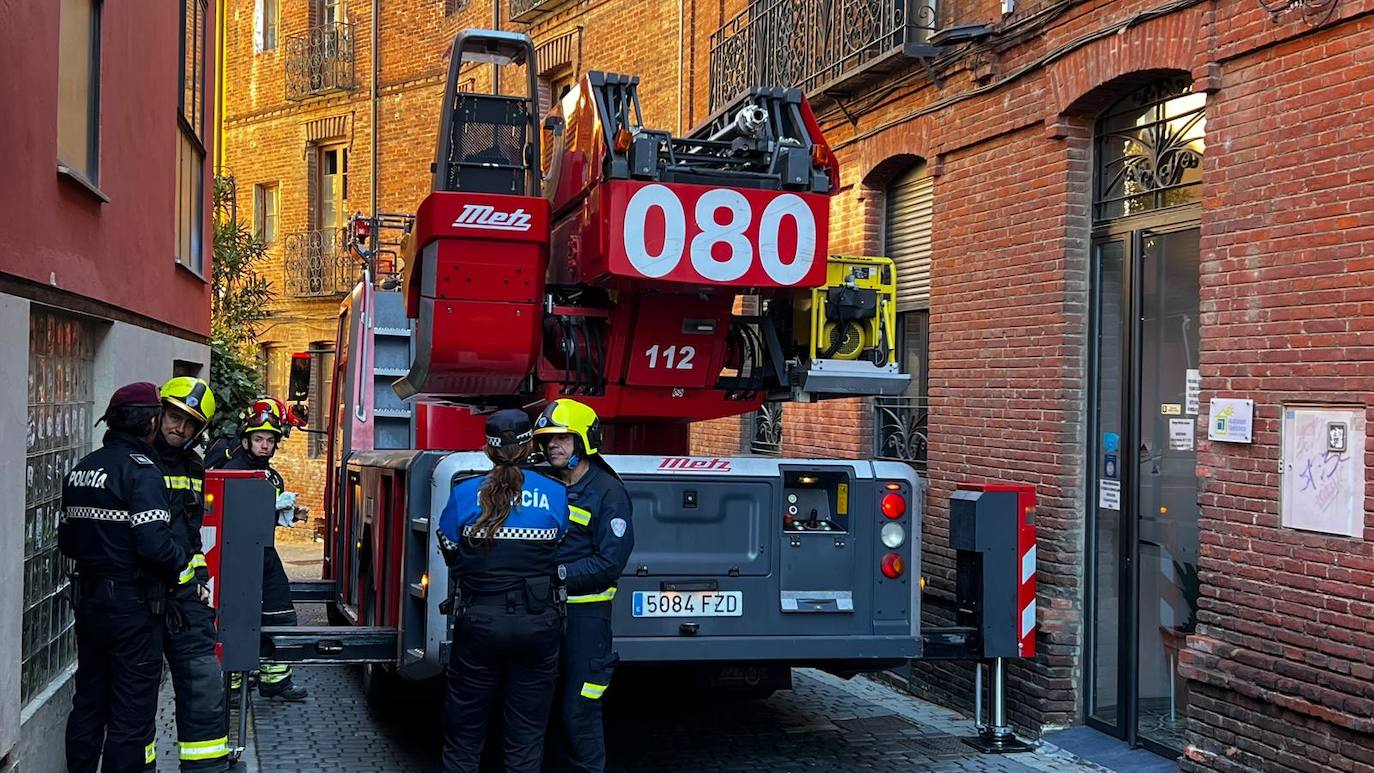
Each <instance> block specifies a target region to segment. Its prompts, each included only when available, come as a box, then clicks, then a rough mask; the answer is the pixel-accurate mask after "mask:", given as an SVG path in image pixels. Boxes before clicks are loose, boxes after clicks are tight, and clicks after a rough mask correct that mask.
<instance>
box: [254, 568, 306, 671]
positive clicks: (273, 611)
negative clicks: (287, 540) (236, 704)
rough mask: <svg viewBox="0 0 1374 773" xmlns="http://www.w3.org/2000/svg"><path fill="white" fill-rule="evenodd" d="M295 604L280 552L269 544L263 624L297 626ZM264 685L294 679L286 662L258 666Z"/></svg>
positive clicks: (264, 569) (263, 601) (263, 598)
mask: <svg viewBox="0 0 1374 773" xmlns="http://www.w3.org/2000/svg"><path fill="white" fill-rule="evenodd" d="M296 621H297V617H296V605H295V603H294V602H292V601H291V580H290V579H289V578H288V577H287V576H286V568H285V567H284V566H282V562H281V556H280V555H278V554H277V549H276V548H275V547H273V546H271V545H268V546H267V547H266V548H265V549H264V550H263V560H262V624H263V625H265V626H266V625H296ZM258 668H259V670H260V671H261V677H260V678H261V680H262V683H263V684H265V685H278V684H282V683H285V682H289V681H290V680H291V667H290V666H288V665H286V664H285V663H272V662H269V661H266V660H264V661H262V663H261V664H260V665H259V667H258Z"/></svg>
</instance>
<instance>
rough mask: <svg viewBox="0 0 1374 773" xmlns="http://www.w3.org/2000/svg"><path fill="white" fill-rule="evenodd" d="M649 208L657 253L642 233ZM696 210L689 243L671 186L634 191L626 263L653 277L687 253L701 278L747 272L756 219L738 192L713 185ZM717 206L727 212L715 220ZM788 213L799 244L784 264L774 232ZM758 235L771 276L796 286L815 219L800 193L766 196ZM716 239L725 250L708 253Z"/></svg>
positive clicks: (727, 278) (811, 254)
mask: <svg viewBox="0 0 1374 773" xmlns="http://www.w3.org/2000/svg"><path fill="white" fill-rule="evenodd" d="M652 209H657V210H658V211H659V212H660V214H661V215H662V216H663V224H664V225H663V247H662V248H661V249H660V250H659V252H658V254H653V253H650V252H649V248H648V245H647V243H646V240H645V238H644V227H645V224H646V223H647V222H648V217H649V211H650V210H652ZM694 210H695V211H694V212H693V215H694V217H695V220H696V226H697V228H698V229H700V231H701V232H700V233H698V234H697V235H696V236H694V237H692V241H691V244H690V245H688V244H686V241H687V223H686V213H685V212H684V211H683V206H682V202H681V201H680V200H679V199H678V197H677V195H676V194H675V193H673V191H672V189H670V188H668V187H666V186H663V185H646V186H644V187H643V188H640V189H639V190H638V191H636V192H635V195H633V196H631V197H630V201H629V203H628V204H627V205H626V206H625V257H626V258H628V259H629V261H630V265H632V266H634V268H635V270H636V271H638V272H639V273H640V274H643V275H644V276H646V277H649V278H650V279H657V278H659V277H663V276H667V275H668V274H670V273H672V271H673V270H674V269H676V268H677V267H678V264H679V263H681V262H682V256H683V253H684V252H686V253H687V254H689V255H690V256H691V261H692V268H693V269H695V270H696V273H697V274H699V275H700V276H701V277H702V278H703V279H706V280H709V281H712V282H733V281H734V280H736V279H739V278H740V277H742V276H744V275H745V274H746V273H748V271H749V267H750V266H751V265H753V263H754V245H753V242H752V241H751V240H750V239H749V237H748V236H747V235H746V231H748V230H749V226H750V224H751V223H752V222H753V219H754V212H753V207H751V206H750V204H749V200H748V199H746V198H745V197H744V195H743V194H741V193H740V192H739V191H734V190H730V189H728V188H713V189H712V190H709V191H707V192H705V193H703V194H701V197H700V198H699V199H697V203H696V206H695V207H694ZM721 210H726V211H728V212H729V217H728V218H727V219H726V222H724V223H721V222H717V220H716V216H717V214H718V213H719V212H720V211H721ZM787 218H791V220H792V223H793V225H794V227H795V228H796V230H797V243H796V244H797V246H796V252H795V254H793V255H789V256H787V257H788V258H789V262H787V263H784V262H783V256H782V255H780V254H779V252H780V249H779V247H778V233H779V232H780V231H781V230H782V222H783V220H784V219H787ZM758 234H759V236H758V252H759V254H758V258H759V262H760V263H761V264H762V265H763V270H764V272H765V273H767V274H768V276H769V278H771V279H772V280H773V281H774V282H777V283H778V284H780V285H794V284H796V283H797V282H800V281H801V280H802V279H804V278H805V277H806V274H807V272H809V271H810V270H811V265H812V263H813V262H814V260H815V256H816V219H815V217H814V216H813V215H812V214H811V209H810V208H809V207H807V205H806V202H805V201H803V200H802V198H801V197H800V196H798V195H796V194H795V193H784V194H782V195H780V196H778V197H776V198H774V199H773V200H771V201H769V202H768V205H767V206H766V207H764V209H763V215H762V216H761V217H760V218H759V224H758ZM718 244H719V245H724V246H725V248H726V250H725V251H726V252H727V253H728V254H726V255H725V256H724V257H722V258H721V259H717V258H716V257H715V255H713V254H712V253H713V251H714V250H715V247H716V245H718ZM670 367H671V366H670Z"/></svg>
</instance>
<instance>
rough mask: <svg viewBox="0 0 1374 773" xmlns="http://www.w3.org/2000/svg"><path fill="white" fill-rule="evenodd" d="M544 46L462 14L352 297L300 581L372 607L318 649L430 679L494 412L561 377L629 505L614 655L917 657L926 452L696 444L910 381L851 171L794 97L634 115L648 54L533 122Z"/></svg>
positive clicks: (630, 658)
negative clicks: (321, 556) (371, 273)
mask: <svg viewBox="0 0 1374 773" xmlns="http://www.w3.org/2000/svg"><path fill="white" fill-rule="evenodd" d="M472 62H488V63H492V64H493V65H494V66H495V67H496V68H502V69H505V68H509V67H515V68H520V67H521V66H522V65H523V72H524V76H525V77H524V78H523V92H524V93H523V94H522V95H520V96H510V95H508V94H505V93H503V92H500V91H495V92H493V93H471V92H468V91H463V90H460V86H459V84H460V80H461V79H460V77H459V74H460V72H463V70H464V67H465V66H466V65H469V64H471V63H472ZM533 62H534V50H533V47H532V45H531V43H530V41H529V39H528V38H527V37H525V36H524V35H519V34H514V33H509V32H483V31H471V30H470V31H467V32H464V33H462V34H460V35H459V36H458V37H457V39H456V41H455V42H454V45H453V48H452V55H451V61H450V65H449V71H448V81H447V87H446V91H445V96H444V106H443V110H442V111H441V118H440V125H439V128H438V138H437V152H436V158H435V162H434V165H433V191H432V193H430V194H429V195H428V196H427V197H426V198H425V199H424V201H423V202H422V203H421V204H420V205H419V209H418V211H417V214H416V216H415V220H414V226H413V230H412V231H411V232H410V233H408V234H407V235H406V237H405V242H406V248H405V249H404V250H403V260H404V282H403V290H402V291H401V292H393V291H386V290H382V289H379V288H378V287H376V286H374V282H373V281H371V280H370V278H369V280H368V281H364V282H362V283H361V284H360V285H359V286H358V287H357V288H356V289H354V291H353V292H352V294H351V295H350V296H349V297H348V298H347V299H346V300H345V301H344V302H343V304H342V305H341V307H340V310H339V321H338V338H337V341H336V342H335V343H336V357H335V366H334V367H335V370H334V373H333V394H332V397H331V399H330V403H329V410H328V431H329V440H328V454H329V459H330V465H331V472H330V476H329V480H328V483H327V486H326V493H325V498H326V511H327V532H326V550H325V569H324V580H323V581H321V582H319V583H312V584H309V585H308V586H305V585H303V586H301V587H300V588H299V590H298V598H299V599H301V600H315V601H326V602H327V603H328V604H329V607H330V613H331V617H332V618H333V619H334V621H335V622H337V623H340V624H346V625H349V626H353V627H354V630H353V633H352V634H351V635H349V636H342V635H340V636H338V637H336V638H334V639H329V640H328V641H327V642H326V643H324V644H321V643H320V640H319V639H318V637H317V639H315V640H309V639H308V638H307V637H304V636H302V637H300V639H299V641H301V642H302V644H301V645H300V647H314V648H315V649H316V650H317V652H316V653H315V654H316V655H318V656H319V657H320V658H321V659H325V658H327V659H330V660H333V661H338V660H341V659H342V660H348V659H353V660H357V661H367V662H370V663H371V665H370V666H369V679H370V680H372V681H374V682H375V681H376V680H377V679H378V678H389V677H391V676H400V677H402V678H406V679H424V678H427V677H431V676H435V675H438V674H439V673H440V672H441V669H442V665H443V664H444V663H445V662H446V659H447V653H446V647H447V643H448V641H449V637H450V634H451V622H450V620H449V619H448V617H447V616H445V615H444V614H442V613H441V612H440V611H439V605H440V602H441V601H442V600H443V599H444V598H445V597H446V595H447V593H448V590H449V580H448V574H447V570H446V567H445V565H444V562H443V560H442V558H441V556H440V553H439V549H438V546H437V542H436V539H435V533H434V532H435V527H436V525H437V517H436V516H437V514H438V513H439V512H440V511H441V510H442V508H443V506H444V504H445V502H446V500H447V497H448V494H449V490H450V488H451V487H452V485H453V484H454V483H455V482H456V481H459V480H461V479H463V478H464V477H468V476H473V475H479V474H481V473H482V472H484V471H485V470H486V469H488V463H487V461H486V458H485V456H484V455H483V454H482V453H481V452H480V451H479V449H480V448H481V447H482V444H483V434H482V425H483V421H484V414H485V413H487V412H489V411H491V410H494V409H497V408H507V407H518V408H523V409H525V410H528V411H530V412H531V413H532V414H533V413H536V412H537V411H539V410H540V409H541V408H542V407H543V406H544V405H545V404H546V403H547V402H548V401H551V400H554V399H556V398H559V397H565V396H569V397H574V398H575V399H577V400H580V401H582V402H585V403H587V404H588V405H590V406H592V407H593V408H594V409H595V410H596V411H597V413H598V414H599V415H600V416H601V419H602V422H603V424H604V440H603V449H604V450H605V452H606V453H607V459H608V461H609V462H610V464H611V465H612V466H613V467H614V468H615V469H616V470H617V471H618V472H619V474H620V475H621V476H622V477H623V478H624V480H625V483H626V485H627V487H628V488H629V490H630V493H631V497H632V500H633V503H634V518H635V531H636V547H635V552H634V554H633V556H632V557H631V560H630V563H629V565H628V566H627V568H626V570H625V575H624V577H623V578H622V579H621V581H620V583H619V586H620V591H619V594H618V595H617V597H616V599H615V601H614V615H615V622H614V627H615V632H616V649H617V650H618V652H619V653H620V657H621V660H622V662H623V663H626V664H637V663H643V664H673V665H677V666H690V667H693V668H699V669H700V671H701V673H704V674H706V675H708V676H709V678H710V679H711V680H713V681H715V682H717V683H720V682H729V681H731V680H732V679H734V680H736V681H738V682H741V683H743V684H744V685H746V686H748V687H752V688H755V689H759V690H768V689H771V688H773V687H777V686H784V685H786V684H787V683H788V679H789V675H790V670H789V669H790V668H791V667H794V666H800V665H807V666H816V667H820V668H825V669H829V670H831V671H834V672H837V673H855V672H859V671H867V670H873V669H877V668H881V667H884V666H886V665H888V664H895V663H898V662H901V661H904V660H906V659H909V658H913V657H919V656H921V655H922V640H921V636H920V627H919V626H920V623H919V619H920V614H919V604H920V596H919V587H918V586H919V583H918V577H919V571H918V570H919V560H920V555H921V552H920V549H919V543H920V535H921V510H920V503H921V497H920V493H921V482H920V480H919V479H918V477H917V475H916V473H915V472H914V471H913V469H912V468H911V467H910V466H908V465H906V464H901V463H894V462H883V461H869V460H834V459H792V458H772V457H765V456H728V457H717V456H694V455H693V454H692V452H691V444H690V427H691V425H692V424H693V423H694V422H701V421H705V420H711V419H721V418H728V417H739V416H744V415H747V414H751V413H753V412H754V411H756V410H758V409H759V408H760V407H761V406H762V405H763V404H764V403H765V401H801V402H810V401H814V400H817V399H822V398H829V397H840V396H862V395H876V394H896V393H901V392H902V391H903V390H904V389H905V387H906V385H907V380H908V376H906V375H904V374H902V373H901V372H900V370H899V368H898V366H897V364H896V357H895V351H894V350H895V330H894V329H895V324H894V323H895V305H894V296H895V279H896V277H895V275H894V269H893V265H892V262H891V261H890V260H888V259H885V258H866V257H833V256H830V255H829V254H828V249H827V239H828V223H829V199H830V196H831V195H832V194H833V193H835V191H836V190H837V188H838V185H839V168H838V165H837V163H836V161H835V158H834V156H833V154H832V153H831V151H830V148H829V147H828V146H827V144H826V142H825V138H824V137H823V136H822V135H821V132H820V130H819V128H818V126H817V123H816V120H815V117H814V116H813V115H812V112H811V108H810V106H809V104H808V103H807V101H806V99H805V97H804V96H803V95H802V94H801V93H799V92H798V91H796V90H787V89H755V90H751V91H748V92H746V93H744V94H741V95H740V96H739V98H738V99H737V100H735V101H734V102H733V103H731V104H730V105H728V106H727V107H725V108H723V109H722V110H720V111H719V112H717V113H716V114H715V115H713V116H711V117H710V118H709V119H708V120H707V121H706V122H705V123H704V124H703V125H702V126H700V127H699V128H697V129H696V130H694V131H693V132H692V133H690V134H689V135H687V136H685V137H676V136H673V135H672V134H670V133H669V132H666V131H660V130H656V129H652V128H649V127H647V126H645V125H644V124H643V122H642V119H641V114H640V106H639V99H638V79H637V78H636V77H634V76H626V75H615V74H610V73H602V72H589V73H586V74H585V75H583V76H582V78H581V81H580V82H579V83H578V84H577V86H576V87H575V88H573V89H572V90H571V91H570V92H569V93H568V94H566V95H565V96H563V97H562V98H561V100H559V101H558V102H557V103H556V104H555V105H554V106H553V108H552V110H551V111H550V112H549V113H548V114H547V116H546V117H544V119H543V120H542V121H541V120H540V119H539V116H538V115H537V114H536V107H535V106H536V100H537V93H538V88H537V82H536V79H535V75H534V70H535V68H534V67H532V66H530V65H531V64H532V63H533ZM469 82H470V81H469ZM500 82H501V83H503V84H506V85H509V84H511V83H512V79H511V78H509V77H508V78H507V79H505V80H502V81H500ZM514 82H517V83H519V82H520V81H514ZM373 236H374V237H375V233H374V234H373ZM363 250H364V252H365V251H366V244H364V245H363ZM840 429H841V431H843V429H844V428H840ZM853 431H854V432H858V431H859V428H858V427H854V428H853ZM291 641H292V640H291V639H290V637H289V636H287V635H286V634H284V633H283V634H282V635H281V636H280V637H279V638H278V639H277V643H278V645H279V647H281V648H283V649H286V650H290V649H291V647H292V646H293V645H292V644H291ZM311 642H313V643H311ZM325 650H327V652H325ZM312 657H313V655H312V653H311V652H309V651H299V652H296V653H294V657H293V658H292V659H295V660H298V661H305V662H309V660H311V659H312Z"/></svg>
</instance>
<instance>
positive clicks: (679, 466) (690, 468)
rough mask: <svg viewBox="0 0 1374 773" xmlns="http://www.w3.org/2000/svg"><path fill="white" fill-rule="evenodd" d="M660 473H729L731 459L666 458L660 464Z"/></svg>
mask: <svg viewBox="0 0 1374 773" xmlns="http://www.w3.org/2000/svg"><path fill="white" fill-rule="evenodd" d="M658 469H659V471H660V472H729V471H730V460H729V459H693V458H691V457H689V456H665V457H663V461H661V462H659V463H658Z"/></svg>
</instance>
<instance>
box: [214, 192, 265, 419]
mask: <svg viewBox="0 0 1374 773" xmlns="http://www.w3.org/2000/svg"><path fill="white" fill-rule="evenodd" d="M236 197H237V193H236V190H235V186H234V179H233V178H232V177H227V176H220V177H216V178H215V190H214V204H215V234H214V250H215V259H214V266H213V270H212V281H211V286H210V388H211V389H213V390H214V392H215V398H216V400H217V402H218V408H217V410H216V414H215V421H214V423H213V425H212V426H211V427H210V436H211V437H217V436H222V435H231V434H233V433H234V432H236V431H237V425H238V417H239V414H240V413H241V412H242V411H244V410H246V409H247V408H248V405H249V404H250V403H251V402H252V401H253V400H254V399H255V398H256V397H258V396H259V395H260V394H261V393H262V385H261V383H260V375H259V373H258V369H257V367H256V365H255V358H256V353H257V352H256V344H257V337H258V324H259V323H260V322H262V321H263V320H265V319H267V318H268V317H269V316H270V314H271V312H270V311H269V310H268V302H269V301H271V300H272V287H271V283H270V282H268V281H267V278H266V277H263V276H261V275H259V274H258V273H257V266H258V264H259V263H261V262H262V260H263V259H264V258H265V257H266V256H267V245H266V244H265V243H263V241H262V240H260V239H258V238H257V237H256V236H255V235H254V234H253V232H252V231H251V230H250V229H249V228H248V226H247V225H245V224H244V223H242V222H240V221H239V219H238V218H237V216H236V209H235V199H236Z"/></svg>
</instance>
